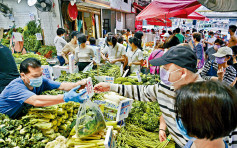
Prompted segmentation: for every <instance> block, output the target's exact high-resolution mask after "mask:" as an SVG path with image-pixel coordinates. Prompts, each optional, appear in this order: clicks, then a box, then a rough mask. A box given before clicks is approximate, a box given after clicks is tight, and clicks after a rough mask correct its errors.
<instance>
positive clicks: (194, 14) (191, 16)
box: [175, 12, 206, 21]
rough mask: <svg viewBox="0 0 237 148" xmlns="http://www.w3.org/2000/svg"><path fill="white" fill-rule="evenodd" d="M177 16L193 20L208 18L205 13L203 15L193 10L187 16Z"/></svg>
mask: <svg viewBox="0 0 237 148" xmlns="http://www.w3.org/2000/svg"><path fill="white" fill-rule="evenodd" d="M175 17H178V18H184V19H192V20H201V21H205V20H206V17H205V16H204V15H201V14H199V13H197V12H193V13H191V14H189V15H188V16H187V17H186V16H184V17H182V16H180V17H179V16H175Z"/></svg>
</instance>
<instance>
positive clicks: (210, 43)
mask: <svg viewBox="0 0 237 148" xmlns="http://www.w3.org/2000/svg"><path fill="white" fill-rule="evenodd" d="M215 40H216V37H214V33H213V32H212V31H211V32H209V35H208V39H207V40H206V41H204V42H205V43H207V49H209V48H211V47H213V46H214V42H215Z"/></svg>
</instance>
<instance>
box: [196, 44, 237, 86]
mask: <svg viewBox="0 0 237 148" xmlns="http://www.w3.org/2000/svg"><path fill="white" fill-rule="evenodd" d="M213 55H214V56H215V61H214V62H212V61H208V62H207V63H206V64H205V65H204V68H203V70H202V72H201V73H200V76H201V77H202V78H203V79H204V80H219V81H221V82H224V83H226V84H228V85H230V86H234V85H235V78H236V70H235V68H234V67H233V66H231V65H228V64H227V62H228V61H229V60H230V58H231V56H232V55H233V52H232V49H231V48H229V47H221V48H219V49H218V51H217V52H216V53H215V54H213Z"/></svg>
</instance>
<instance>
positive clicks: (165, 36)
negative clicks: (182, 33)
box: [162, 33, 170, 42]
mask: <svg viewBox="0 0 237 148" xmlns="http://www.w3.org/2000/svg"><path fill="white" fill-rule="evenodd" d="M162 37H163V39H162V41H163V42H165V41H166V40H167V39H168V38H169V37H170V34H169V33H165V34H164V35H162Z"/></svg>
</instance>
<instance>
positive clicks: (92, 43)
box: [89, 37, 96, 45]
mask: <svg viewBox="0 0 237 148" xmlns="http://www.w3.org/2000/svg"><path fill="white" fill-rule="evenodd" d="M89 42H90V44H91V45H95V43H96V40H95V38H94V37H90V38H89Z"/></svg>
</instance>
